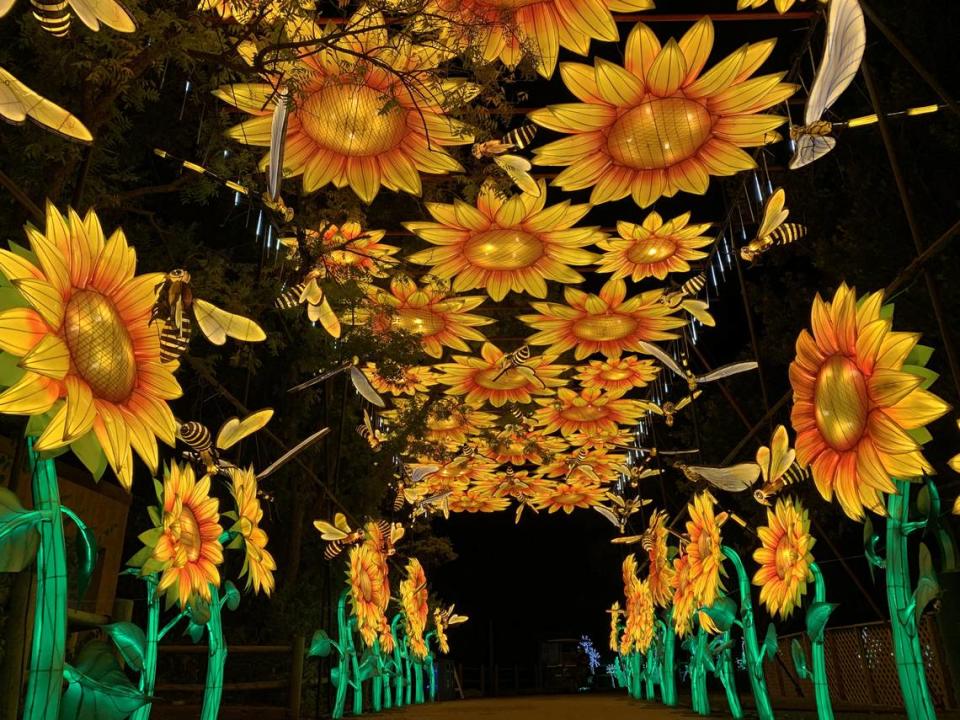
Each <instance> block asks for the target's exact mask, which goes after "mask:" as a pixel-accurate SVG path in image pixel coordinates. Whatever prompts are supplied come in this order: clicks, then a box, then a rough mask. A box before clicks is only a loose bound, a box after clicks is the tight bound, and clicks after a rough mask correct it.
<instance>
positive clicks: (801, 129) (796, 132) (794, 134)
mask: <svg viewBox="0 0 960 720" xmlns="http://www.w3.org/2000/svg"><path fill="white" fill-rule="evenodd" d="M832 131H833V123H832V122H829V121H827V120H817V121H816V122H812V123H810V124H809V125H791V126H790V138H791V139H792V140H793V141H794V142H796V141H797V140H799V139H800V138H801V137H803V136H804V135H813V136H814V137H825V136H826V135H829V134H830V133H831V132H832Z"/></svg>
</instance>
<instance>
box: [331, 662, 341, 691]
mask: <svg viewBox="0 0 960 720" xmlns="http://www.w3.org/2000/svg"><path fill="white" fill-rule="evenodd" d="M340 679H341V678H340V668H339V667H338V666H335V667H332V668H330V682H331V683H332V684H333V686H334V687H340Z"/></svg>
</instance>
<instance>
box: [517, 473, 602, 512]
mask: <svg viewBox="0 0 960 720" xmlns="http://www.w3.org/2000/svg"><path fill="white" fill-rule="evenodd" d="M544 482H547V481H544ZM605 497H606V491H605V490H604V489H603V487H602V486H600V485H596V484H593V483H587V482H580V481H576V482H557V483H549V485H545V486H544V487H543V488H542V489H541V490H540V491H538V492H537V494H536V495H535V496H534V498H533V504H534V506H535V507H536V508H537V509H538V510H547V511H548V512H551V513H555V512H557V511H558V510H563V512H565V513H566V514H567V515H569V514H570V513H572V512H573V511H574V510H575V509H576V508H580V509H581V510H587V509H589V508H592V507H593V506H595V505H599V504H600V503H602V502H603V500H604V499H605Z"/></svg>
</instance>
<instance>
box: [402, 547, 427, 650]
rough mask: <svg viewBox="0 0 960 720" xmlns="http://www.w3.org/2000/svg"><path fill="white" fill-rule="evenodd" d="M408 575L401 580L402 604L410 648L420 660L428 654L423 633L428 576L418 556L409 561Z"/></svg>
mask: <svg viewBox="0 0 960 720" xmlns="http://www.w3.org/2000/svg"><path fill="white" fill-rule="evenodd" d="M406 570H407V576H406V577H405V578H404V579H403V580H401V581H400V604H401V605H402V606H403V619H404V629H405V632H406V636H407V641H408V642H409V643H410V649H411V650H412V651H413V654H414V655H415V656H416V657H417V658H418V659H420V660H422V659H424V658H425V657H426V656H427V652H426V642H425V641H424V637H423V633H424V631H425V630H426V628H427V616H428V612H429V611H428V608H427V598H428V592H427V576H426V573H424V572H423V566H422V565H421V564H420V561H419V560H417V559H416V558H410V560H408V561H407V568H406Z"/></svg>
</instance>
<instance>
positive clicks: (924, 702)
mask: <svg viewBox="0 0 960 720" xmlns="http://www.w3.org/2000/svg"><path fill="white" fill-rule="evenodd" d="M893 480H894V483H895V484H896V486H897V493H896V494H891V495H888V496H887V515H888V516H889V517H888V518H887V604H888V606H889V608H890V627H891V630H892V632H893V654H894V657H896V660H897V675H898V676H899V678H900V689H901V690H902V691H903V702H904V709H905V710H906V713H907V718H909V720H934V719H935V718H936V717H937V715H936V712H935V711H934V709H933V700H932V698H931V697H930V690H929V688H928V687H927V675H926V671H925V670H924V666H923V655H922V653H921V650H920V640H919V638H918V636H917V627H916V622H915V620H914V613H913V612H912V611H906V608H907V607H908V606H910V604H911V601H912V600H913V590H912V589H911V586H910V560H909V558H908V556H907V534H908V533H907V532H906V531H905V526H908V525H907V523H908V521H909V517H910V483H909V482H908V481H906V480H899V479H897V478H894V479H893Z"/></svg>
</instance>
